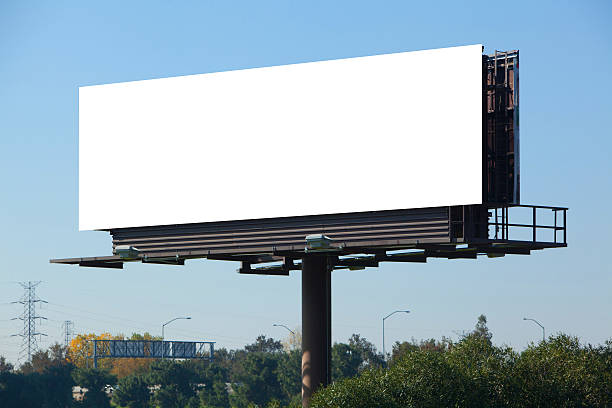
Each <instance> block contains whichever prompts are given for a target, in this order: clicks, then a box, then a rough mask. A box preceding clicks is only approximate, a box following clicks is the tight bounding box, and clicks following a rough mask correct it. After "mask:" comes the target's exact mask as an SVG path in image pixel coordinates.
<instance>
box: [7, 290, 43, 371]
mask: <svg viewBox="0 0 612 408" xmlns="http://www.w3.org/2000/svg"><path fill="white" fill-rule="evenodd" d="M19 284H20V285H21V286H22V287H23V289H24V293H23V296H22V297H21V299H20V300H18V301H16V302H12V303H21V304H22V305H23V313H22V314H21V315H20V316H19V317H15V318H14V319H12V320H21V321H23V330H22V331H21V333H19V334H14V335H13V336H17V337H21V350H20V352H19V360H23V358H24V357H27V360H26V361H27V362H29V363H30V362H32V354H34V353H36V351H38V341H37V337H38V336H46V334H44V333H39V332H37V331H36V320H37V319H46V317H43V316H38V315H37V314H36V303H38V302H43V303H46V301H44V300H41V299H39V298H38V297H36V286H38V285H39V284H40V281H38V282H31V281H30V282H19Z"/></svg>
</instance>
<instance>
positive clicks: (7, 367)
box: [0, 356, 15, 373]
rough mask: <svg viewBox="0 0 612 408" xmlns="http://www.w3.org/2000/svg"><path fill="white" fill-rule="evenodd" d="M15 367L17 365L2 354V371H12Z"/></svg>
mask: <svg viewBox="0 0 612 408" xmlns="http://www.w3.org/2000/svg"><path fill="white" fill-rule="evenodd" d="M14 368H15V367H14V366H13V365H12V364H11V363H9V362H8V361H6V358H5V357H4V356H0V373H8V372H11V371H13V369H14Z"/></svg>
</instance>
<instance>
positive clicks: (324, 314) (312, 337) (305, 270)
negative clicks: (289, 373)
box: [302, 255, 331, 407]
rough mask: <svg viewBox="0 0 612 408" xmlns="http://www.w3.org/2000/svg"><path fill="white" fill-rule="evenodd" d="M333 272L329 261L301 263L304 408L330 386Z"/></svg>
mask: <svg viewBox="0 0 612 408" xmlns="http://www.w3.org/2000/svg"><path fill="white" fill-rule="evenodd" d="M330 361H331V270H330V268H329V266H328V263H327V257H326V256H323V255H307V256H305V257H304V259H302V406H303V407H308V406H309V405H310V398H311V397H312V394H313V393H314V392H315V391H316V390H317V389H318V388H319V386H326V385H328V384H329V383H330V380H331V378H330V377H331V376H330V364H329V363H330Z"/></svg>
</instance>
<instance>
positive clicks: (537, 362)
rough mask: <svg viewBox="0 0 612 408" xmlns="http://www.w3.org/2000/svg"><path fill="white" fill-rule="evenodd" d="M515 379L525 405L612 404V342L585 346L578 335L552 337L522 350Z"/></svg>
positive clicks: (605, 405) (599, 405)
mask: <svg viewBox="0 0 612 408" xmlns="http://www.w3.org/2000/svg"><path fill="white" fill-rule="evenodd" d="M516 379H517V381H518V386H519V387H520V390H521V393H522V394H523V395H524V396H525V398H524V400H525V401H526V404H525V405H524V406H528V407H538V406H544V405H549V406H557V407H583V406H588V407H608V406H612V342H611V341H608V342H606V344H605V345H604V346H600V347H592V346H590V345H589V346H586V347H582V346H580V343H579V341H578V339H577V338H576V337H570V336H567V335H559V336H556V337H549V338H548V340H547V341H546V342H541V343H540V344H538V345H537V346H536V345H533V344H532V345H530V346H529V347H528V348H527V350H525V351H524V352H523V353H522V354H521V358H520V359H519V361H518V362H517V366H516Z"/></svg>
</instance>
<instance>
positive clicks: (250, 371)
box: [234, 336, 283, 407]
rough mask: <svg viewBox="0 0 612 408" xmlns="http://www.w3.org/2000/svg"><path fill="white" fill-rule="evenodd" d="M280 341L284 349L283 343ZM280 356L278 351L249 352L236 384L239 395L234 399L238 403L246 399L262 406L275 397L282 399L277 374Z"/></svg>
mask: <svg viewBox="0 0 612 408" xmlns="http://www.w3.org/2000/svg"><path fill="white" fill-rule="evenodd" d="M260 337H261V336H260ZM278 343H279V346H280V349H281V350H282V345H280V342H278ZM247 347H248V346H247ZM280 358H281V355H280V354H279V353H277V352H250V353H247V354H246V357H245V359H244V360H243V362H242V364H243V368H244V372H243V374H242V375H240V376H239V377H238V378H237V382H238V383H239V385H236V388H237V390H236V394H237V396H236V397H235V398H234V400H235V401H236V402H237V403H238V404H240V402H238V401H245V400H246V401H249V402H252V403H254V404H256V405H257V406H260V407H261V406H265V405H266V404H267V403H268V402H269V401H271V400H273V399H278V400H282V399H283V394H282V391H281V386H280V383H279V380H278V374H277V369H278V363H279V360H280Z"/></svg>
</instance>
